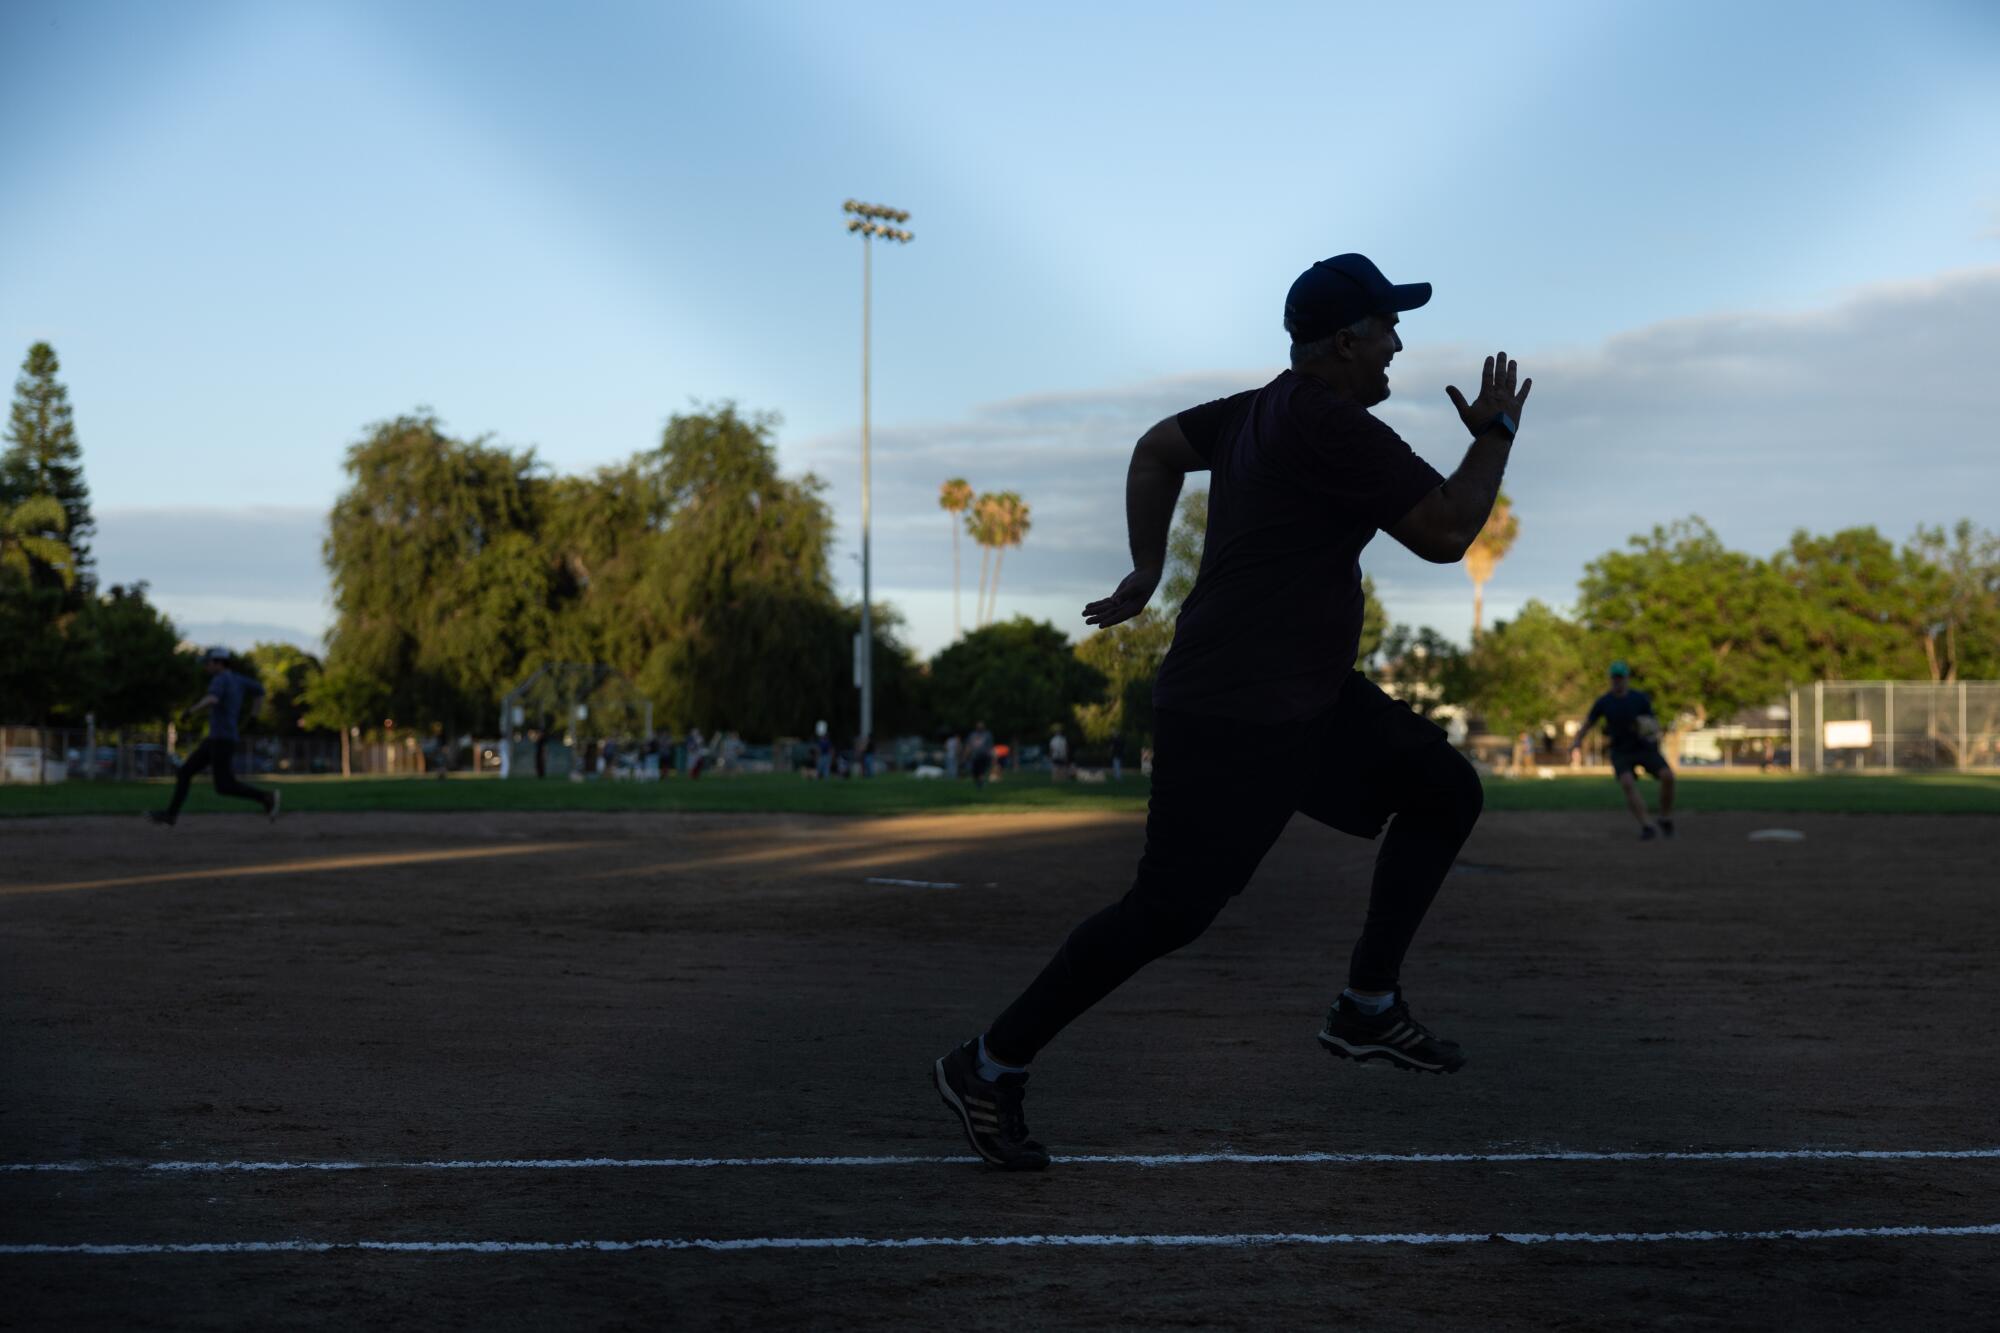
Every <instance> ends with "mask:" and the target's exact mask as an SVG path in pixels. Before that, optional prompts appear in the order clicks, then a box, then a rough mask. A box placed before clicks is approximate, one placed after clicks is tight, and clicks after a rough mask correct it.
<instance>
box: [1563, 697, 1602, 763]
mask: <svg viewBox="0 0 2000 1333" xmlns="http://www.w3.org/2000/svg"><path fill="white" fill-rule="evenodd" d="M1603 716H1604V701H1603V700H1602V699H1599V700H1598V701H1597V702H1596V703H1594V704H1592V705H1591V706H1590V712H1589V713H1588V714H1587V715H1586V716H1585V717H1584V719H1583V725H1582V726H1580V727H1578V728H1577V729H1576V735H1575V736H1572V737H1571V738H1570V742H1569V752H1570V753H1571V754H1576V753H1578V752H1579V751H1581V750H1582V749H1583V738H1584V737H1586V736H1588V735H1589V734H1590V729H1591V728H1592V727H1594V726H1596V725H1597V719H1598V718H1600V717H1603Z"/></svg>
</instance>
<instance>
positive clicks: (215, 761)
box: [167, 736, 271, 815]
mask: <svg viewBox="0 0 2000 1333" xmlns="http://www.w3.org/2000/svg"><path fill="white" fill-rule="evenodd" d="M210 767H213V768H214V770H215V790H216V794H217V795H221V796H241V797H242V798H243V799H244V800H246V801H255V802H257V804H259V805H261V806H263V807H264V808H265V809H266V810H268V809H270V808H271V794H270V793H269V792H267V791H265V790H263V789H262V788H261V787H252V786H248V785H247V784H245V783H241V782H238V781H237V780H236V742H235V741H225V740H217V739H216V738H215V737H213V736H210V737H209V738H208V739H207V740H205V741H203V742H202V743H201V744H200V745H197V746H195V747H194V753H193V754H191V755H189V756H188V757H187V762H186V763H184V764H182V765H181V766H180V771H179V772H177V773H175V774H174V799H173V800H172V801H170V802H168V803H167V813H168V814H170V815H178V814H179V813H180V812H181V806H182V805H183V804H185V803H186V801H187V797H188V784H189V783H191V782H193V781H194V777H195V774H197V773H199V772H201V770H203V769H204V768H210Z"/></svg>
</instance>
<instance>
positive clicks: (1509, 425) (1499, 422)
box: [1472, 412, 1521, 440]
mask: <svg viewBox="0 0 2000 1333" xmlns="http://www.w3.org/2000/svg"><path fill="white" fill-rule="evenodd" d="M1495 427H1498V428H1499V429H1500V430H1503V431H1505V432H1506V433H1507V438H1508V439H1510V440H1511V439H1513V438H1514V433H1515V432H1516V431H1518V430H1520V429H1521V428H1520V426H1519V425H1517V424H1516V423H1515V421H1514V418H1512V417H1510V416H1508V415H1507V414H1506V413H1505V412H1502V413H1501V414H1500V415H1498V416H1496V417H1494V418H1493V419H1492V420H1491V421H1489V422H1487V423H1486V424H1485V425H1483V426H1481V427H1480V428H1479V429H1478V430H1476V431H1474V432H1473V433H1472V438H1473V439H1475V440H1476V439H1478V438H1479V437H1480V436H1482V435H1484V434H1485V433H1486V432H1487V431H1489V430H1492V429H1494V428H1495Z"/></svg>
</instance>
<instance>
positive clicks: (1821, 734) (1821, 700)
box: [1813, 680, 1826, 773]
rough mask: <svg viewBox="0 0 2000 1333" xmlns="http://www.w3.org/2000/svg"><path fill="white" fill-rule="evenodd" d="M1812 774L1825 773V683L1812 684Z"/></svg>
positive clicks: (1817, 681) (1816, 682) (1821, 681)
mask: <svg viewBox="0 0 2000 1333" xmlns="http://www.w3.org/2000/svg"><path fill="white" fill-rule="evenodd" d="M1813 772H1815V773H1824V772H1826V682H1825V681H1823V680H1816V681H1814V682H1813Z"/></svg>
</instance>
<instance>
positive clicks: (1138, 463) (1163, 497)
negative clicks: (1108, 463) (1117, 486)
mask: <svg viewBox="0 0 2000 1333" xmlns="http://www.w3.org/2000/svg"><path fill="white" fill-rule="evenodd" d="M1207 466H1208V460H1206V459H1204V458H1203V457H1202V456H1201V455H1200V454H1199V453H1197V452H1196V451H1195V447H1194V446H1193V445H1192V444H1190V443H1188V438H1187V435H1186V433H1185V432H1183V431H1182V430H1181V423H1180V420H1179V418H1177V417H1168V418H1167V419H1166V420H1164V421H1162V422H1160V423H1159V424H1158V425H1156V426H1154V427H1153V428H1152V429H1151V430H1149V431H1147V432H1146V433H1145V434H1144V435H1142V436H1140V437H1139V443H1138V444H1137V445H1135V446H1134V447H1133V449H1132V462H1131V465H1130V466H1129V467H1127V468H1126V469H1125V528H1126V532H1127V534H1128V538H1129V541H1130V544H1131V550H1132V572H1131V573H1130V574H1127V575H1126V576H1125V578H1124V581H1123V582H1121V583H1120V584H1119V585H1118V590H1117V591H1116V592H1114V593H1112V594H1111V595H1110V596H1109V597H1106V598H1103V599H1102V600H1100V601H1095V602H1092V603H1090V604H1089V605H1087V606H1085V607H1084V608H1083V618H1084V620H1085V621H1086V622H1087V623H1089V624H1092V625H1096V626H1098V627H1099V628H1100V629H1102V628H1105V627H1107V626H1111V625H1116V624H1118V623H1120V622H1121V621H1126V620H1130V619H1131V618H1132V617H1133V616H1136V615H1138V614H1139V613H1140V612H1141V611H1143V610H1145V609H1146V603H1147V602H1148V601H1149V600H1151V598H1152V596H1153V589H1155V588H1157V587H1159V585H1160V575H1161V572H1162V571H1163V570H1164V569H1165V568H1166V564H1167V532H1168V530H1169V529H1170V528H1171V527H1172V526H1173V521H1174V506H1175V505H1176V504H1177V503H1179V501H1180V497H1181V483H1182V481H1183V480H1185V479H1186V477H1187V474H1188V473H1190V472H1199V471H1201V470H1203V469H1204V468H1206V467H1207Z"/></svg>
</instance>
